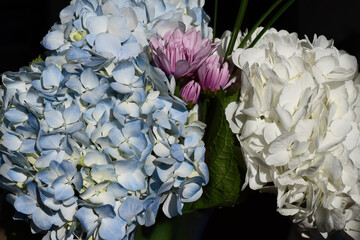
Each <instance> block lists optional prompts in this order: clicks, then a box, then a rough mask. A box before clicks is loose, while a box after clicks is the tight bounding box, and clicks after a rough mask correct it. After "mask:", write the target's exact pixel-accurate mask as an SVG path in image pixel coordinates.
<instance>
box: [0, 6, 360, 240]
mask: <svg viewBox="0 0 360 240" xmlns="http://www.w3.org/2000/svg"><path fill="white" fill-rule="evenodd" d="M281 2H282V0H277V1H274V3H273V5H272V6H271V7H270V8H269V9H268V11H266V12H265V13H264V15H263V16H262V17H261V18H260V19H259V21H258V22H257V23H256V24H255V25H254V26H253V27H252V28H251V29H250V30H248V31H245V32H241V31H240V28H241V25H242V20H243V18H244V15H245V11H246V8H247V3H248V1H247V0H242V1H241V4H240V8H239V13H238V17H237V20H236V22H235V25H234V29H233V31H232V32H230V31H226V32H225V33H224V34H223V35H222V37H221V38H215V31H216V25H215V26H214V28H211V27H210V26H209V21H210V19H209V17H208V15H207V14H206V13H205V11H204V9H203V7H204V4H205V1H195V0H193V1H192V0H190V1H183V0H124V1H117V0H107V1H100V0H76V1H75V0H73V1H71V2H70V4H69V5H68V6H67V7H65V8H64V9H63V10H62V11H61V12H60V21H59V22H58V23H55V24H54V25H53V27H52V28H51V29H50V31H49V32H48V33H47V34H46V36H45V37H44V38H43V40H42V42H41V43H42V45H43V46H44V47H45V49H47V50H48V53H47V55H46V57H44V58H43V59H37V60H36V61H33V62H32V63H31V64H30V65H29V66H27V67H22V68H21V69H20V70H19V71H18V72H5V73H3V74H2V85H1V88H0V106H1V111H0V115H1V118H0V119H1V122H0V137H1V139H0V183H1V184H0V186H1V187H2V188H4V189H5V190H6V191H7V192H8V195H7V200H8V201H9V202H10V203H11V204H12V205H13V206H14V208H15V209H16V216H14V217H15V218H16V219H22V220H25V221H28V222H29V223H30V224H29V225H30V228H31V231H32V232H33V233H41V234H43V239H51V240H55V239H56V240H63V239H99V240H113V239H114V240H115V239H119V240H120V239H134V238H136V233H137V230H138V229H139V228H141V226H144V227H149V226H152V225H154V224H156V221H157V218H158V215H161V214H163V215H165V216H166V217H168V218H172V217H175V216H177V215H179V214H180V215H181V214H183V213H184V214H185V213H186V212H188V211H194V210H198V209H206V208H214V207H225V206H234V205H235V204H236V203H237V202H238V201H239V197H240V196H242V192H241V189H244V188H245V187H247V186H249V187H250V188H251V189H253V190H269V189H271V190H273V191H274V192H275V193H276V195H277V198H276V199H277V210H278V212H279V213H280V214H281V215H284V216H288V217H290V218H291V220H292V221H293V222H294V223H297V224H298V225H299V227H300V228H301V229H302V231H303V233H304V234H305V235H308V236H312V234H313V233H314V232H315V233H320V234H321V235H322V236H323V237H324V238H326V237H328V236H329V235H331V234H332V233H334V232H336V231H343V232H344V233H345V234H346V235H348V236H349V237H352V238H353V239H356V238H357V237H358V236H360V193H359V177H360V170H359V169H360V164H359V159H360V97H359V96H360V94H359V92H360V77H359V75H358V65H357V61H356V58H355V57H353V56H351V55H349V54H348V53H346V52H344V51H340V50H338V49H337V48H336V47H335V46H334V43H333V41H332V40H328V39H327V38H326V37H324V36H319V37H318V36H316V35H315V36H314V39H313V40H310V39H309V38H307V37H306V38H305V39H299V38H298V35H297V34H296V33H289V32H287V31H286V30H276V29H274V28H271V25H272V24H273V23H274V22H275V21H276V19H277V18H279V17H280V15H281V14H282V13H283V12H284V11H285V10H286V9H287V8H288V7H289V6H290V5H291V4H292V3H293V2H294V0H289V1H286V3H285V4H282V5H281ZM216 3H217V1H216ZM276 9H277V12H276V13H275V14H273V16H272V17H271V19H270V20H269V21H268V23H267V24H265V25H264V27H261V26H260V25H261V24H262V23H263V21H265V20H266V19H267V18H268V16H269V15H270V14H271V12H272V11H275V10H276ZM215 18H216V15H215ZM215 22H216V20H215ZM243 165H244V166H245V168H242V166H243ZM243 172H244V174H242V173H243ZM242 175H244V179H243V180H244V182H243V183H242V182H241V181H242Z"/></svg>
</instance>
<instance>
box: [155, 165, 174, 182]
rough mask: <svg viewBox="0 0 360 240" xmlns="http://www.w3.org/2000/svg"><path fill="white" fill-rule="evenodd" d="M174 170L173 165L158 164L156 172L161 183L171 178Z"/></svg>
mask: <svg viewBox="0 0 360 240" xmlns="http://www.w3.org/2000/svg"><path fill="white" fill-rule="evenodd" d="M174 170H175V165H168V164H163V163H161V164H158V165H157V167H156V172H157V174H158V176H159V178H160V180H161V181H162V182H166V181H167V180H168V179H169V178H170V177H172V176H173V173H174Z"/></svg>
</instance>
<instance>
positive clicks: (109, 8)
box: [42, 0, 212, 62]
mask: <svg viewBox="0 0 360 240" xmlns="http://www.w3.org/2000/svg"><path fill="white" fill-rule="evenodd" d="M203 5H204V1H197V0H196V1H195V0H191V1H188V0H186V1H185V0H127V1H117V0H109V1H97V0H81V1H73V2H72V4H70V5H69V6H67V7H66V8H64V9H63V10H62V11H61V13H60V20H61V21H60V23H57V24H55V25H54V26H53V27H52V28H51V30H50V31H49V33H48V34H47V35H46V36H45V37H44V39H43V40H42V44H43V46H44V47H45V48H47V49H49V50H56V51H57V52H59V53H60V52H64V51H68V50H69V49H70V51H69V52H68V53H67V55H66V58H67V59H68V60H70V61H73V60H81V61H88V60H89V59H90V55H89V52H88V51H93V52H96V53H97V54H100V55H101V56H102V57H106V58H108V59H111V60H112V61H115V62H117V61H121V60H125V59H128V58H130V57H136V56H138V55H139V54H140V53H142V52H143V51H144V50H145V49H146V47H147V46H148V39H149V38H150V37H151V36H155V35H157V34H160V35H163V34H164V33H165V32H166V31H167V30H170V29H174V28H181V29H183V30H187V29H190V28H196V29H198V30H201V32H202V34H203V37H211V36H212V29H211V28H210V27H208V22H209V21H210V19H209V17H208V15H207V14H206V13H205V12H204V10H203V8H202V7H203Z"/></svg>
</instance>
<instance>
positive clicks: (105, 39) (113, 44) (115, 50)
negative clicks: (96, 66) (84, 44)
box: [95, 33, 121, 58]
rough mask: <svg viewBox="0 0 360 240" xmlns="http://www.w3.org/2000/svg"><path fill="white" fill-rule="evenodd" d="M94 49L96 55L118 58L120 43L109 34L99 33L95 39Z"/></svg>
mask: <svg viewBox="0 0 360 240" xmlns="http://www.w3.org/2000/svg"><path fill="white" fill-rule="evenodd" d="M95 49H96V51H97V52H98V53H105V54H109V53H110V54H111V55H113V56H115V57H117V58H118V57H119V56H120V53H121V43H120V40H119V39H118V38H117V37H115V36H114V35H111V34H109V33H100V34H98V35H97V36H96V39H95Z"/></svg>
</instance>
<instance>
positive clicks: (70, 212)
mask: <svg viewBox="0 0 360 240" xmlns="http://www.w3.org/2000/svg"><path fill="white" fill-rule="evenodd" d="M76 210H77V204H73V205H70V206H68V207H67V206H64V205H61V208H60V212H61V215H62V216H63V217H64V218H65V220H67V221H73V218H74V215H75V213H76Z"/></svg>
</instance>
